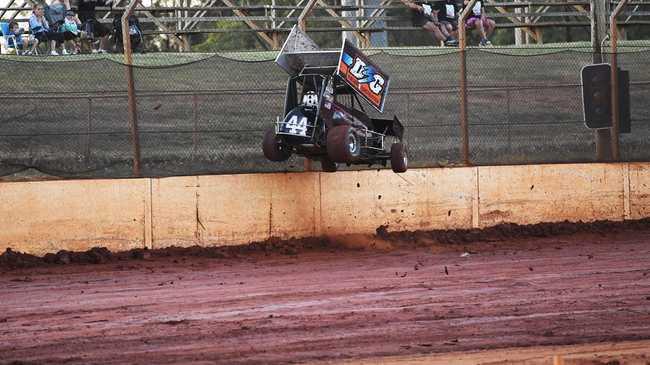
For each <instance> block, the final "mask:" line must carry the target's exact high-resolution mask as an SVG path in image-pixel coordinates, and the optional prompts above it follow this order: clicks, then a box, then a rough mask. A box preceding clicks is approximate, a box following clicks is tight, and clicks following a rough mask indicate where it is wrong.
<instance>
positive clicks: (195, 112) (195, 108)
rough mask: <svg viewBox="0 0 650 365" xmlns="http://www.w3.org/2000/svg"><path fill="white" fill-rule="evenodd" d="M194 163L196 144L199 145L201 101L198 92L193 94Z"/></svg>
mask: <svg viewBox="0 0 650 365" xmlns="http://www.w3.org/2000/svg"><path fill="white" fill-rule="evenodd" d="M192 121H193V126H192V164H194V162H195V159H196V145H197V139H198V134H197V129H198V128H197V127H198V123H199V101H198V96H196V94H192Z"/></svg>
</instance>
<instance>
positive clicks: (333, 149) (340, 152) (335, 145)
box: [327, 125, 361, 163]
mask: <svg viewBox="0 0 650 365" xmlns="http://www.w3.org/2000/svg"><path fill="white" fill-rule="evenodd" d="M360 154H361V141H360V140H359V137H358V136H357V135H356V134H355V133H354V129H353V128H352V127H351V126H349V125H339V126H336V127H334V128H332V129H330V131H329V132H328V133H327V155H328V156H329V158H330V159H331V160H332V161H334V162H342V163H352V162H354V161H355V160H356V159H357V158H358V157H359V155H360Z"/></svg>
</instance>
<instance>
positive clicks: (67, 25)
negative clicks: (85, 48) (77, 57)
mask: <svg viewBox="0 0 650 365" xmlns="http://www.w3.org/2000/svg"><path fill="white" fill-rule="evenodd" d="M62 28H63V33H64V38H65V34H71V35H72V39H71V40H70V42H71V43H72V54H77V53H79V51H80V50H81V47H80V45H79V41H78V40H79V38H80V37H81V34H82V32H81V30H80V28H81V20H79V18H77V15H76V14H75V13H74V11H72V10H68V11H67V12H66V13H65V20H64V21H63V26H62Z"/></svg>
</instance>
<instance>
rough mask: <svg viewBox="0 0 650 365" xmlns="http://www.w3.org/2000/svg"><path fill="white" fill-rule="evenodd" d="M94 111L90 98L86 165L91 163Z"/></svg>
mask: <svg viewBox="0 0 650 365" xmlns="http://www.w3.org/2000/svg"><path fill="white" fill-rule="evenodd" d="M92 111H93V99H92V98H88V125H87V129H86V163H88V162H90V132H91V131H92V129H93V124H92V123H93V121H92Z"/></svg>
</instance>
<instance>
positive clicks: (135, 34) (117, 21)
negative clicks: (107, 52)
mask: <svg viewBox="0 0 650 365" xmlns="http://www.w3.org/2000/svg"><path fill="white" fill-rule="evenodd" d="M122 15H123V13H122V14H121V13H118V14H116V15H115V18H113V38H114V39H115V48H116V51H118V52H123V51H124V44H123V42H122ZM128 22H129V38H131V50H132V51H134V52H136V51H138V50H140V51H141V52H143V51H144V44H143V43H144V40H143V39H142V28H141V27H140V20H138V18H137V17H136V16H135V15H130V16H129V20H128Z"/></svg>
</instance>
